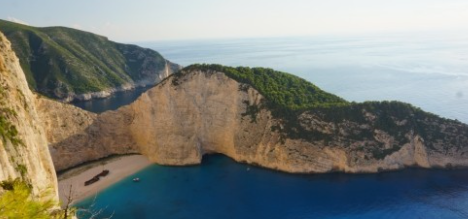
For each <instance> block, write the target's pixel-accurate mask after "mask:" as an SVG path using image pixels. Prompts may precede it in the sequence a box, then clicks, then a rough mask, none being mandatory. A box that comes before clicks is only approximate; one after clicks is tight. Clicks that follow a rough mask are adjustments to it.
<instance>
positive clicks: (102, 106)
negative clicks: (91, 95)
mask: <svg viewBox="0 0 468 219" xmlns="http://www.w3.org/2000/svg"><path fill="white" fill-rule="evenodd" d="M150 88H151V86H149V87H138V88H135V89H133V90H128V91H119V92H116V93H114V94H112V95H111V96H109V97H107V98H102V99H92V100H89V101H74V102H72V103H71V104H73V105H75V106H77V107H80V108H81V109H84V110H87V111H90V112H93V113H102V112H105V111H107V110H116V109H117V108H119V107H121V106H125V105H128V104H131V103H132V102H133V101H135V100H136V99H137V98H138V97H140V95H141V94H142V93H144V92H145V91H147V90H148V89H150Z"/></svg>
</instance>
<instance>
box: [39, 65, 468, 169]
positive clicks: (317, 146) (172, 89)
mask: <svg viewBox="0 0 468 219" xmlns="http://www.w3.org/2000/svg"><path fill="white" fill-rule="evenodd" d="M262 72H263V73H262ZM265 72H266V73H265ZM265 75H267V76H268V75H270V76H271V77H269V78H277V79H278V80H282V81H286V83H284V84H285V85H282V86H283V87H279V88H271V87H272V86H274V85H276V84H281V83H283V82H281V83H280V81H277V82H278V83H277V82H272V83H267V84H269V85H270V87H268V86H264V85H265V84H263V80H258V77H260V78H262V77H264V76H265ZM287 86H289V87H287ZM281 90H288V92H289V91H290V90H293V91H294V92H289V93H288V92H286V93H280V94H278V92H280V91H281ZM300 90H308V91H309V92H310V94H299V96H300V97H301V98H300V99H298V100H297V101H295V103H296V105H295V106H294V108H287V107H286V106H285V105H283V104H282V103H285V102H287V101H289V98H290V97H293V96H295V95H296V94H295V92H296V91H300ZM259 91H261V92H259ZM267 97H268V98H267ZM272 97H278V98H272ZM281 97H285V98H286V99H284V98H281ZM46 105H47V106H50V104H46ZM68 107H69V108H72V107H70V106H68ZM49 109H50V108H47V109H43V110H41V114H47V113H49V112H51V110H49ZM89 118H91V120H92V122H90V125H89V126H87V127H86V128H81V129H69V128H63V131H65V129H68V130H76V132H73V133H69V135H68V137H67V138H66V139H64V140H58V141H55V142H54V143H53V144H52V148H53V151H55V152H56V153H55V156H54V163H55V164H56V168H57V169H58V170H61V169H65V168H69V167H72V166H74V165H77V164H80V163H82V162H86V161H89V160H94V159H99V158H102V157H105V156H108V155H111V154H124V153H135V152H138V153H142V154H144V155H146V156H147V157H148V158H149V159H150V160H151V161H153V162H155V163H159V164H164V165H188V164H198V163H200V162H201V160H202V157H203V155H204V154H209V153H222V154H225V155H227V156H229V157H231V158H233V159H235V160H237V161H239V162H245V163H250V164H255V165H260V166H263V167H267V168H271V169H277V170H281V171H286V172H292V173H311V172H317V173H322V172H330V171H343V172H378V171H384V170H394V169H401V168H405V167H408V166H419V167H424V168H431V167H455V166H463V167H465V166H467V165H468V161H467V159H466V158H467V156H468V153H466V152H467V151H468V147H467V146H468V126H467V125H465V124H462V123H460V122H457V121H452V120H447V119H442V118H440V117H438V116H435V115H433V114H430V113H426V112H424V111H422V110H420V109H417V108H414V107H412V106H410V105H408V104H404V103H399V102H366V103H349V102H346V101H344V100H343V99H341V98H339V97H336V96H334V95H331V94H328V93H326V92H323V91H321V90H320V89H318V88H317V87H315V86H313V85H311V84H310V83H309V84H308V82H305V81H303V80H301V79H298V78H296V77H293V76H288V75H285V74H284V73H280V72H275V71H272V70H268V69H267V70H265V69H248V68H243V69H242V68H240V69H234V68H227V67H220V66H191V67H188V68H186V69H184V70H183V71H182V72H181V73H178V74H176V75H173V76H171V77H169V78H168V79H166V80H164V81H163V82H161V83H160V84H158V85H157V86H156V87H154V88H152V89H150V90H149V91H147V92H146V93H144V94H143V95H142V96H141V97H140V98H138V99H137V100H136V101H135V102H134V103H132V104H131V105H128V106H125V107H122V108H120V109H118V110H117V111H111V112H106V113H103V114H100V115H90V116H89ZM75 125H76V124H75ZM54 127H60V126H57V125H54ZM56 131H59V132H60V130H56ZM53 154H54V153H53ZM69 154H73V156H69Z"/></svg>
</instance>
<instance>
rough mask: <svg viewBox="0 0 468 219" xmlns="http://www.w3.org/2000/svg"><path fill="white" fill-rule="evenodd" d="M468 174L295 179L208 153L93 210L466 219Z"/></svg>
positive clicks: (124, 187) (112, 192)
mask: <svg viewBox="0 0 468 219" xmlns="http://www.w3.org/2000/svg"><path fill="white" fill-rule="evenodd" d="M467 176H468V170H445V171H444V170H424V169H408V170H403V171H397V172H388V173H379V174H343V173H330V174H309V175H294V174H287V173H281V172H276V171H272V170H267V169H264V168H260V167H255V166H249V165H246V164H239V163H235V162H234V161H233V160H231V159H230V158H227V157H225V156H223V155H209V156H206V157H204V158H203V163H202V165H198V166H188V167H170V166H159V165H152V166H150V167H148V168H146V169H144V170H142V171H141V172H139V173H136V174H134V175H132V176H130V177H128V178H126V179H124V180H122V181H121V182H119V183H117V184H115V185H113V186H111V187H109V188H108V189H106V190H105V191H103V192H101V193H100V194H99V196H98V197H97V199H96V203H95V208H98V209H99V208H105V210H104V213H105V214H106V215H110V214H112V212H115V214H114V216H113V218H117V219H119V218H167V219H171V218H247V219H248V218H252V219H253V218H278V219H282V218H288V219H289V218H467V217H468V214H467V212H468V210H466V209H468V177H467ZM134 177H139V178H140V179H141V182H139V183H133V182H132V180H131V179H132V178H134ZM91 203H92V200H84V201H82V202H80V203H78V204H77V206H79V207H86V206H89V205H90V204H91ZM84 218H85V217H84Z"/></svg>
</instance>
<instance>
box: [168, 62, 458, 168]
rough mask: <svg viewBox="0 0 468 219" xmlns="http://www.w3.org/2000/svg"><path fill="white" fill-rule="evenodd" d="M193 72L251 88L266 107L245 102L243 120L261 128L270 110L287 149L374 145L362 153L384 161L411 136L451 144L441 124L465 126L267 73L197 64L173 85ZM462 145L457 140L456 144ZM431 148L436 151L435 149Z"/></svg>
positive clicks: (408, 107)
mask: <svg viewBox="0 0 468 219" xmlns="http://www.w3.org/2000/svg"><path fill="white" fill-rule="evenodd" d="M192 71H204V72H206V73H207V74H212V73H214V72H222V73H224V74H226V75H227V76H228V77H230V78H232V79H234V80H236V81H238V82H240V83H241V84H240V85H239V89H238V90H239V91H243V92H248V90H249V88H250V87H252V88H254V89H256V90H257V91H259V92H260V93H261V94H262V95H263V96H264V97H265V98H266V101H264V102H262V103H261V104H258V105H255V104H251V103H249V102H245V104H246V112H244V113H243V114H242V116H249V117H250V121H251V122H256V121H257V114H258V112H260V110H261V109H262V108H268V109H269V110H270V111H271V112H272V115H273V117H274V118H276V119H277V120H278V121H279V123H278V124H276V125H273V126H272V127H271V130H272V131H278V132H279V133H280V134H281V139H280V141H281V142H282V143H284V140H285V139H286V138H290V139H304V140H306V141H309V142H323V143H324V145H344V146H345V147H346V145H352V144H353V143H354V142H370V143H369V144H364V146H361V147H360V148H357V149H356V150H361V151H366V152H367V153H368V154H369V155H370V156H372V157H373V158H374V159H384V158H385V157H386V156H387V155H390V154H392V153H394V152H396V151H398V150H399V149H400V148H401V147H402V146H403V145H404V144H406V143H408V142H409V141H410V139H409V136H408V134H410V133H413V134H416V135H419V136H421V137H422V138H423V139H429V140H432V141H433V142H437V141H445V139H444V138H445V137H446V136H447V133H446V132H442V131H441V129H440V127H439V126H438V125H437V124H441V123H444V124H452V125H455V126H457V124H460V123H459V122H456V121H452V120H447V119H442V118H440V117H438V116H436V115H434V114H431V113H427V112H424V111H423V110H421V109H419V108H417V107H414V106H412V105H410V104H407V103H402V102H398V101H382V102H378V101H368V102H363V103H355V102H347V101H345V100H344V99H342V98H340V97H338V96H335V95H333V94H330V93H327V92H325V91H323V90H321V89H320V88H318V87H317V86H315V85H313V84H312V83H310V82H307V81H306V80H303V79H301V78H299V77H296V76H293V75H291V74H288V73H284V72H279V71H275V70H272V69H266V68H246V67H237V68H232V67H226V66H221V65H207V64H196V65H191V66H188V67H186V68H184V69H183V70H182V71H181V72H180V73H179V74H176V75H174V77H173V79H172V84H173V85H174V86H177V85H179V84H180V83H182V82H181V76H182V75H183V74H184V73H185V72H192ZM304 114H307V115H312V117H313V118H315V119H317V120H319V121H320V122H325V123H326V124H329V127H332V128H330V129H329V131H330V130H331V133H330V132H329V131H328V132H324V131H321V130H320V129H316V128H314V126H315V125H313V124H311V123H309V124H304V122H306V120H307V119H306V120H304V119H303V118H301V115H304ZM306 123H307V122H306ZM434 124H435V125H434ZM361 126H363V127H368V128H361ZM458 129H460V128H458ZM381 131H383V132H385V133H386V134H388V135H389V136H391V137H392V138H393V145H390V147H389V148H387V149H386V148H385V145H384V143H382V142H380V141H379V140H377V139H376V136H377V135H378V133H379V132H381ZM455 131H456V130H455ZM454 139H458V138H455V137H454ZM460 141H461V140H460ZM456 143H457V142H456V141H455V140H453V144H456ZM427 144H428V146H429V147H431V143H427ZM366 156H367V155H366Z"/></svg>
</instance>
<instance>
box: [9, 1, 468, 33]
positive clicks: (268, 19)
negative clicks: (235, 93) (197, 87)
mask: <svg viewBox="0 0 468 219" xmlns="http://www.w3.org/2000/svg"><path fill="white" fill-rule="evenodd" d="M0 19H5V20H14V21H17V22H24V23H27V24H29V25H32V26H68V27H74V28H78V29H82V30H87V31H91V32H94V33H98V34H101V35H105V36H108V37H109V38H110V39H112V40H116V41H151V40H167V39H174V40H175V39H203V38H239V37H276V36H306V35H317V34H320V35H327V34H333V35H337V34H338V35H341V34H363V33H365V34H367V33H382V32H407V31H446V30H450V31H457V30H459V31H467V30H468V0H281V1H280V0H74V1H72V0H40V1H39V0H0Z"/></svg>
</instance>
